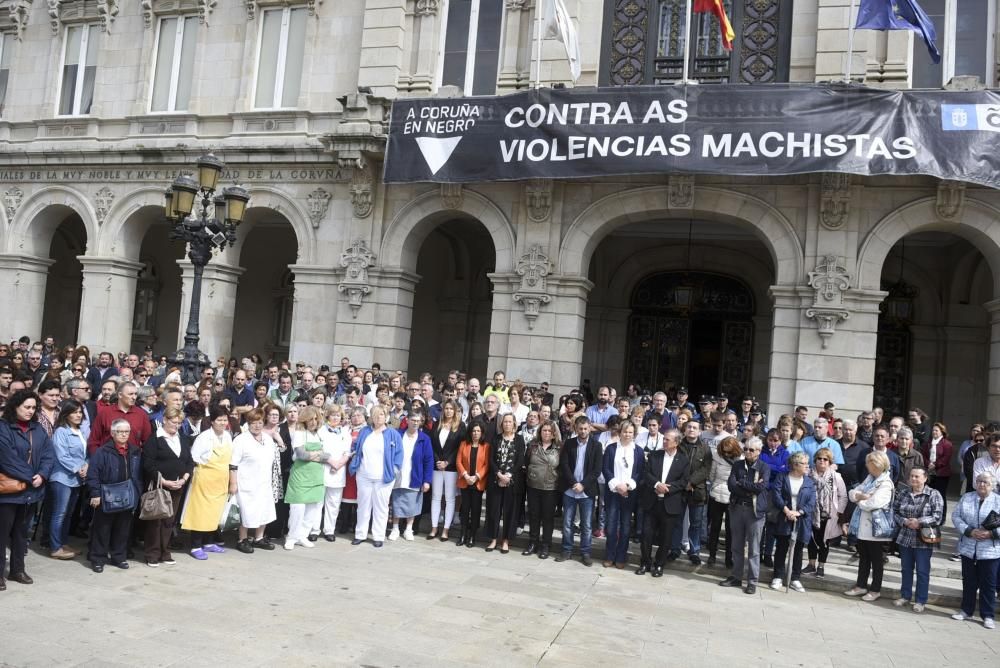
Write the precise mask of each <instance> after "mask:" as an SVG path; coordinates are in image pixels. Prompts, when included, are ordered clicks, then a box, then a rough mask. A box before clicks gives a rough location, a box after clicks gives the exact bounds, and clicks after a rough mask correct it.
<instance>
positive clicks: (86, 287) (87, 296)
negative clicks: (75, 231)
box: [77, 255, 142, 353]
mask: <svg viewBox="0 0 1000 668" xmlns="http://www.w3.org/2000/svg"><path fill="white" fill-rule="evenodd" d="M80 263H81V264H82V265H83V295H82V297H81V303H80V329H79V335H78V336H77V338H78V339H79V340H80V341H81V342H84V343H86V344H87V345H88V346H90V348H91V350H110V351H112V352H115V353H117V352H119V351H129V350H131V346H132V314H133V310H134V309H135V283H136V280H137V279H138V277H139V270H140V269H142V263H140V262H131V261H129V260H124V259H122V258H119V257H89V256H86V255H84V256H81V257H80Z"/></svg>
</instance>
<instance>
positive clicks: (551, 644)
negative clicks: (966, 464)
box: [0, 535, 1000, 668]
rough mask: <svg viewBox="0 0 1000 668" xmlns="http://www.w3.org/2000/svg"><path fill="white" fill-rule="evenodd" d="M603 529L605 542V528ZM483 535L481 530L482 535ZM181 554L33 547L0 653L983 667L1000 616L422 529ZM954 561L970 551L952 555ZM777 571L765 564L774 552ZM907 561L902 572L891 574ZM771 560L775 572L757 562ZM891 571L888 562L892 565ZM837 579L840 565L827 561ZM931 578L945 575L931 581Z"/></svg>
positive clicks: (212, 662)
mask: <svg viewBox="0 0 1000 668" xmlns="http://www.w3.org/2000/svg"><path fill="white" fill-rule="evenodd" d="M601 542H603V541H601ZM480 545H482V544H480ZM176 558H177V559H178V563H177V565H176V566H173V567H165V566H162V567H160V568H158V569H151V568H147V567H146V566H145V565H143V564H142V563H141V562H138V561H133V562H131V565H132V567H131V569H130V570H128V571H120V570H118V569H115V568H113V567H109V568H108V569H107V570H106V571H105V572H104V573H103V574H101V575H97V574H94V573H92V572H91V571H90V569H89V568H87V566H86V565H85V564H84V562H82V561H76V562H69V563H66V562H57V561H53V560H51V559H47V558H44V557H41V556H39V555H37V554H35V553H32V554H31V555H29V558H28V572H29V573H30V574H31V575H32V576H33V577H34V578H35V584H34V585H31V586H24V585H20V584H17V583H14V582H8V590H7V591H6V592H2V593H0V629H2V640H0V665H2V666H18V667H20V666H46V667H48V666H101V667H111V666H192V665H197V666H231V665H232V666H235V665H238V666H257V665H266V666H273V665H284V666H328V665H345V666H348V665H350V666H424V665H426V666H458V665H474V664H478V665H498V666H522V665H523V666H529V665H543V666H549V665H551V666H559V665H577V666H596V665H612V664H618V665H621V664H623V663H631V664H633V665H640V664H639V662H641V663H642V665H671V666H699V668H701V667H705V666H722V665H727V664H730V665H736V666H740V667H741V668H742V667H743V666H768V665H773V666H808V667H809V668H814V667H819V666H859V667H860V666H863V667H864V668H871V667H872V666H908V667H913V666H935V667H941V666H981V665H997V662H998V661H1000V631H992V632H991V631H987V630H985V629H983V627H982V625H981V624H980V623H978V622H956V621H953V620H951V619H950V618H949V617H948V615H949V614H950V613H952V612H953V611H954V609H953V608H952V607H950V606H949V607H938V606H930V607H929V608H928V610H927V612H926V613H925V614H923V615H915V614H913V613H912V612H909V611H905V610H903V611H901V610H898V609H896V608H893V607H892V605H891V602H890V601H891V599H892V598H893V596H892V594H894V592H893V591H891V590H890V589H887V590H886V591H885V597H884V598H883V599H882V600H881V601H879V602H877V603H875V604H869V603H862V602H860V601H857V600H853V599H847V598H845V597H844V596H842V595H840V594H839V593H835V592H831V591H822V590H819V589H815V588H812V587H811V585H810V582H809V581H808V580H807V581H806V586H807V587H810V589H811V590H810V591H809V592H808V593H806V594H797V593H795V592H791V593H788V594H785V593H783V592H776V591H771V590H770V589H768V588H767V587H762V588H760V589H759V590H758V592H757V594H756V595H754V596H748V595H746V594H744V593H743V592H742V591H740V590H735V589H725V588H722V587H719V586H717V582H718V580H719V579H720V573H721V571H719V570H717V569H708V568H706V567H701V568H698V569H692V568H691V567H690V565H687V564H684V565H680V564H678V565H676V566H668V569H667V572H666V575H665V577H663V578H662V579H659V580H655V579H653V578H651V577H650V576H649V575H646V576H643V577H638V576H636V575H634V574H633V573H632V570H631V569H628V570H616V569H606V568H603V567H602V566H601V565H600V562H599V561H597V562H596V563H595V564H594V566H593V567H592V568H586V567H584V566H583V565H582V564H581V563H580V562H579V561H574V562H572V563H569V562H567V563H561V564H557V563H554V561H553V560H552V559H551V558H550V559H548V560H546V561H542V560H540V559H538V558H536V557H534V556H532V557H523V556H521V554H520V551H519V550H518V551H514V550H513V549H512V550H511V552H510V553H509V554H507V555H501V554H499V552H493V553H486V552H484V551H483V549H482V547H477V548H475V549H467V548H465V547H456V546H455V545H454V543H447V544H446V543H441V542H439V541H436V540H435V541H427V540H424V538H423V536H422V535H418V536H417V540H416V541H415V542H405V541H402V540H400V541H397V542H393V543H390V542H387V543H386V544H385V547H383V548H381V549H376V548H374V547H373V546H372V545H371V543H366V544H364V545H361V546H358V547H352V546H351V545H350V543H349V541H348V540H345V539H343V538H341V539H338V540H337V542H336V543H332V544H330V543H326V542H323V541H320V543H319V544H318V546H317V547H316V548H315V549H313V550H306V549H303V548H296V549H295V551H294V552H285V551H283V550H281V549H280V548H279V549H278V550H275V551H274V552H262V551H258V552H257V553H255V554H253V555H249V556H247V555H243V554H240V553H239V552H237V551H235V550H234V549H230V550H228V551H227V553H226V554H223V555H212V556H211V559H209V560H208V561H207V562H196V561H194V560H193V559H191V558H190V557H188V556H187V555H186V554H183V553H181V554H178V555H177V557H176ZM955 566H957V564H955ZM765 573H767V569H765ZM896 575H897V576H898V573H897V574H896ZM763 577H764V574H762V578H763ZM889 579H890V580H892V578H889ZM828 580H829V578H828ZM932 589H933V587H932Z"/></svg>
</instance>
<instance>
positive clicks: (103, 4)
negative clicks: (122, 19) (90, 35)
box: [97, 0, 118, 32]
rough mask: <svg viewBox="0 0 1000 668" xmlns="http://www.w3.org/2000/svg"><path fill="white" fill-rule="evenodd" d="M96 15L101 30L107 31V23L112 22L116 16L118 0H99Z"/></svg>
mask: <svg viewBox="0 0 1000 668" xmlns="http://www.w3.org/2000/svg"><path fill="white" fill-rule="evenodd" d="M97 16H98V18H99V19H100V21H101V32H107V31H108V24H110V23H114V21H115V17H117V16H118V0H99V1H98V3H97Z"/></svg>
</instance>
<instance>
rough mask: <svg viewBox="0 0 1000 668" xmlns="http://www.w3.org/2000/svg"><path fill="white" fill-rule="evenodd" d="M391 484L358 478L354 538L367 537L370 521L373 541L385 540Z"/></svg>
mask: <svg viewBox="0 0 1000 668" xmlns="http://www.w3.org/2000/svg"><path fill="white" fill-rule="evenodd" d="M391 495H392V483H391V482H386V483H384V482H382V481H381V480H365V479H364V478H362V477H358V523H357V524H356V525H355V526H354V538H355V539H356V540H364V539H366V538H367V537H368V521H369V520H371V526H372V536H373V537H374V539H375V540H383V539H384V538H385V527H386V523H388V521H389V497H390V496H391Z"/></svg>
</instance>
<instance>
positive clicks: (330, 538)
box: [323, 533, 337, 543]
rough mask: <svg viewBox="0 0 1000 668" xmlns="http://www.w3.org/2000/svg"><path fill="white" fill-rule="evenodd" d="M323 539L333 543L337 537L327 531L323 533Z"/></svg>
mask: <svg viewBox="0 0 1000 668" xmlns="http://www.w3.org/2000/svg"><path fill="white" fill-rule="evenodd" d="M323 540H325V541H326V542H328V543H332V542H334V541H335V540H337V537H336V536H334V535H333V534H332V533H325V534H323Z"/></svg>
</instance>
